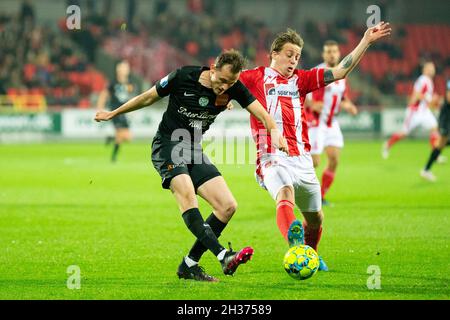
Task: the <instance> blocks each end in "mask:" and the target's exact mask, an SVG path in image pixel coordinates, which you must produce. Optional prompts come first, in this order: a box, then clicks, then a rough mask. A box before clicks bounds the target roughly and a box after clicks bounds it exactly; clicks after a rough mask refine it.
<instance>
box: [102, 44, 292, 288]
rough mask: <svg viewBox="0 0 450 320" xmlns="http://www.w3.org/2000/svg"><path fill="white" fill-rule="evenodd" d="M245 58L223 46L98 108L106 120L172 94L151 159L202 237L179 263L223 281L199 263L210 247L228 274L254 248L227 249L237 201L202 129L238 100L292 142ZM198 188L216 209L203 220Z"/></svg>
mask: <svg viewBox="0 0 450 320" xmlns="http://www.w3.org/2000/svg"><path fill="white" fill-rule="evenodd" d="M243 66H244V59H243V57H242V56H241V54H240V53H239V52H237V51H234V50H230V51H226V52H223V53H222V54H221V55H220V56H218V57H217V59H216V60H215V63H214V64H212V65H211V66H210V68H207V67H193V66H192V67H191V66H187V67H182V68H180V69H177V70H176V71H173V72H172V73H170V74H169V75H167V76H166V77H164V78H163V79H161V80H159V81H157V83H156V84H155V86H153V87H152V88H151V89H150V90H148V91H147V92H144V93H142V94H141V95H139V96H137V97H135V98H133V99H131V100H130V101H128V102H127V103H125V104H124V105H122V106H120V107H119V108H118V109H116V110H114V111H111V112H107V111H101V112H97V114H96V116H95V120H96V121H98V122H99V121H107V120H110V119H113V118H114V117H116V116H118V115H121V114H123V113H126V112H130V111H133V110H137V109H140V108H143V107H145V106H149V105H151V104H153V103H155V102H156V101H158V100H159V99H161V97H165V96H170V97H169V104H168V107H167V110H166V112H165V113H164V115H163V118H162V121H161V122H160V124H159V128H158V132H157V134H156V135H155V137H154V139H153V143H152V162H153V166H154V167H155V169H156V170H157V171H158V173H159V174H160V176H161V178H162V187H163V188H164V189H170V190H171V191H172V193H173V195H174V196H175V199H176V201H177V203H178V207H179V209H180V211H181V213H182V217H183V220H184V222H185V224H186V226H187V227H188V228H189V230H190V231H191V232H192V233H193V234H194V235H195V237H196V238H197V240H196V242H195V243H194V245H193V247H192V248H191V250H190V252H189V254H188V255H187V256H185V257H184V258H183V260H182V262H181V264H180V266H179V267H178V271H177V275H178V277H179V278H184V279H194V280H197V281H211V282H215V281H218V279H217V278H215V277H212V276H210V275H208V274H207V273H206V272H205V271H204V269H203V268H202V267H200V266H199V265H198V262H199V260H200V258H201V256H202V255H203V254H204V253H205V252H206V251H207V250H210V251H211V252H212V253H213V254H214V255H215V256H216V257H217V259H218V260H219V262H220V263H221V265H222V270H223V272H224V274H226V275H232V274H234V272H235V271H236V268H237V267H238V266H239V265H240V264H242V263H245V262H247V261H248V260H249V259H250V258H251V256H252V254H253V249H252V248H251V247H246V248H244V249H242V250H240V251H238V252H235V251H233V250H232V249H231V246H230V249H229V250H226V249H225V248H224V247H223V246H222V245H221V244H220V243H219V241H218V238H219V237H220V235H221V233H222V231H223V230H224V228H225V227H226V225H227V223H228V222H229V221H230V219H231V217H232V216H233V214H234V212H235V211H236V207H237V203H236V200H235V199H234V197H233V195H232V193H231V191H230V190H229V188H228V186H227V184H226V182H225V180H224V179H223V177H222V176H221V174H220V172H219V171H218V169H217V168H216V167H215V166H214V165H213V164H212V163H211V162H210V161H209V159H208V158H207V156H206V155H205V154H203V152H202V147H201V145H200V142H201V138H202V135H203V134H204V133H205V132H206V131H207V130H208V129H209V127H210V125H211V124H212V123H213V122H214V120H215V118H216V117H217V115H218V114H219V113H221V112H222V111H224V110H226V109H227V105H228V103H229V102H230V101H231V100H233V99H234V100H236V101H237V102H239V104H240V105H241V106H242V107H243V108H245V109H246V110H247V111H248V112H250V113H251V114H253V115H254V116H255V117H256V118H258V119H259V120H260V121H261V122H262V123H263V124H264V126H265V128H266V129H267V130H268V132H270V135H271V138H272V139H271V140H272V141H273V142H272V143H273V145H274V147H277V148H279V149H280V150H282V151H285V152H287V151H288V146H287V142H286V140H285V139H284V137H283V136H282V135H281V133H280V132H279V131H278V129H277V127H276V124H275V122H274V120H273V119H272V118H271V117H270V115H269V114H268V113H267V112H266V111H265V109H264V107H263V106H262V105H261V104H260V103H259V102H258V101H257V100H256V99H255V98H254V97H253V95H252V94H251V93H250V92H249V91H248V90H247V88H246V87H245V86H244V85H243V84H242V83H241V82H240V81H239V75H240V73H241V71H242V68H243ZM196 194H198V195H199V196H201V197H202V198H203V199H205V200H206V201H207V202H208V203H209V204H210V205H211V206H212V208H213V213H212V214H211V215H210V216H209V217H208V218H207V219H206V220H203V217H202V215H201V214H200V211H199V209H198V200H197V197H196Z"/></svg>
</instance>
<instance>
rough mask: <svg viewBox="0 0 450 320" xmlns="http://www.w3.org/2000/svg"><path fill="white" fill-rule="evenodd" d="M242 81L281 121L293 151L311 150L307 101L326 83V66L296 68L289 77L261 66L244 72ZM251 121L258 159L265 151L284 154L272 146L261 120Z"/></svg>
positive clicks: (281, 128) (281, 126) (270, 112)
mask: <svg viewBox="0 0 450 320" xmlns="http://www.w3.org/2000/svg"><path fill="white" fill-rule="evenodd" d="M240 80H241V82H242V83H243V84H244V85H245V86H246V87H247V88H248V89H249V91H250V92H251V93H252V94H253V95H254V96H255V98H256V99H258V101H259V102H260V103H261V104H262V105H263V106H264V108H265V109H266V110H267V112H268V113H269V114H270V115H271V116H272V118H273V119H274V120H275V122H276V123H277V126H278V129H279V130H280V132H281V133H282V134H283V136H284V137H285V138H286V140H287V143H288V146H289V154H290V155H291V156H298V155H300V154H301V153H304V152H309V151H310V149H311V146H310V144H309V138H308V127H307V124H306V113H305V109H304V102H305V97H306V95H307V94H308V93H309V92H311V91H313V90H316V89H319V88H321V87H323V86H325V83H324V69H321V68H314V69H311V70H295V71H294V74H293V76H291V77H290V78H286V77H284V76H282V75H281V74H280V73H279V72H277V71H276V70H274V69H272V68H266V67H259V68H255V69H253V70H245V71H243V72H241V76H240ZM250 124H251V128H252V135H253V138H254V140H255V143H256V146H257V152H258V154H257V156H258V159H259V158H260V157H261V155H262V154H265V153H270V154H277V153H281V151H279V150H277V149H276V148H272V147H271V141H270V135H267V132H266V130H265V128H264V125H263V124H262V123H261V122H259V121H258V120H257V119H256V118H255V117H253V116H251V117H250Z"/></svg>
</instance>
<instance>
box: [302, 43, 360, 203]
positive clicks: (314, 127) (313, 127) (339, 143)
mask: <svg viewBox="0 0 450 320" xmlns="http://www.w3.org/2000/svg"><path fill="white" fill-rule="evenodd" d="M322 58H323V60H324V62H323V63H321V64H319V65H318V66H317V67H316V68H324V67H327V68H334V67H335V66H337V65H338V63H339V60H340V58H341V53H340V50H339V44H338V43H337V42H336V41H334V40H328V41H326V42H325V43H324V45H323V51H322ZM305 101H306V105H307V108H306V111H307V121H308V128H309V130H308V134H309V141H310V144H311V156H312V158H313V163H314V168H317V167H318V166H319V164H320V155H321V154H322V153H323V151H325V153H326V155H327V158H328V163H327V166H326V168H325V170H324V171H323V174H322V185H321V187H322V204H324V205H326V204H328V201H326V200H325V195H326V193H327V192H328V190H329V189H330V187H331V185H332V184H333V181H334V177H335V174H336V169H337V166H338V163H339V155H340V150H341V149H342V148H343V147H344V136H343V135H342V131H341V128H340V126H339V122H338V120H337V119H336V116H337V115H338V114H339V112H340V110H341V109H344V110H345V111H347V112H348V113H350V114H351V115H356V114H357V113H358V109H357V108H356V106H355V105H354V104H353V103H352V101H351V100H350V98H349V97H348V84H347V79H342V80H338V81H335V82H333V83H330V84H329V85H328V86H326V87H324V88H320V89H318V90H315V91H313V92H311V93H309V94H308V95H307V96H306V100H305Z"/></svg>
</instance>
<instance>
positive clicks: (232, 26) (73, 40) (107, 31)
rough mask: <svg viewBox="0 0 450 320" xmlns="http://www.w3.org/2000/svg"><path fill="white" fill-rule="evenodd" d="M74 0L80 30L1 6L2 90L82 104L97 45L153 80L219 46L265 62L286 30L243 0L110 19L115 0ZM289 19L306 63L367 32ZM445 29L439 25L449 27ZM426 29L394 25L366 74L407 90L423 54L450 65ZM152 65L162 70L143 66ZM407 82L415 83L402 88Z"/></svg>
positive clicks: (159, 7) (345, 22) (96, 78)
mask: <svg viewBox="0 0 450 320" xmlns="http://www.w3.org/2000/svg"><path fill="white" fill-rule="evenodd" d="M67 4H78V5H82V6H83V10H84V11H83V21H82V26H83V27H82V28H81V30H77V31H76V32H73V31H68V30H67V28H66V27H65V17H61V20H60V23H59V25H58V26H46V25H41V24H39V23H38V22H37V21H36V16H35V10H36V8H34V7H33V2H32V1H23V3H22V6H21V9H20V12H19V13H18V14H17V15H14V16H11V15H4V14H1V13H0V95H1V94H6V93H10V92H13V93H14V90H16V91H17V90H18V91H20V90H22V91H23V90H25V91H27V92H31V93H41V94H44V95H45V96H46V97H47V102H48V104H50V105H62V106H64V105H80V101H84V103H81V105H84V106H87V104H88V102H87V100H89V96H90V95H91V94H92V93H96V92H98V91H100V90H101V89H102V88H103V87H104V86H105V82H106V79H105V77H104V76H103V75H102V74H101V73H100V72H98V71H97V70H96V69H95V64H96V62H98V60H97V59H98V58H97V57H98V55H97V52H98V48H103V49H105V51H106V52H107V53H109V54H111V55H112V56H113V58H114V59H121V58H128V59H132V60H133V61H131V62H132V63H131V65H132V70H133V71H134V72H136V73H137V74H139V75H141V76H142V77H143V78H146V79H145V80H147V81H148V82H150V83H153V82H155V81H156V80H157V79H158V78H159V77H160V76H161V75H162V74H167V73H168V72H170V71H171V70H172V69H173V64H174V63H183V64H205V65H208V64H210V63H212V62H213V59H214V58H215V57H216V56H217V55H218V54H219V53H220V52H221V51H222V50H224V49H230V48H235V49H238V50H240V51H241V52H242V53H243V54H244V56H245V57H246V58H247V59H248V60H249V64H248V67H249V68H251V67H253V66H255V65H267V64H268V55H269V47H270V44H271V41H272V39H273V38H274V34H275V33H276V32H278V31H282V30H271V28H270V27H269V26H268V25H267V24H266V23H265V22H264V21H262V20H261V19H260V18H258V16H257V15H255V16H244V17H243V16H242V15H240V14H236V13H237V12H236V0H228V1H227V5H226V6H225V8H226V11H227V12H223V8H222V9H218V6H216V5H215V2H214V1H207V0H186V1H185V5H186V7H185V10H174V9H171V8H170V6H169V4H168V2H167V1H165V0H155V1H153V5H154V8H153V9H154V10H153V15H150V14H145V15H139V10H138V7H137V2H136V1H134V0H127V2H126V12H124V15H123V18H119V19H117V18H112V17H110V12H111V11H112V10H111V8H110V6H111V5H112V2H111V1H103V2H101V4H100V2H98V1H93V0H78V1H77V0H70V1H67ZM219 10H222V11H220V12H219ZM183 12H184V13H183ZM219 17H227V18H226V19H223V18H219ZM292 27H293V28H296V29H297V30H298V31H299V32H300V33H301V35H302V36H303V38H304V39H305V42H306V44H307V45H306V46H305V49H304V50H303V53H302V61H301V63H302V65H301V67H302V68H311V67H313V66H315V65H317V64H318V63H320V62H321V48H322V44H323V43H324V42H325V41H326V40H329V39H333V40H336V41H338V42H339V43H340V44H341V51H342V54H343V55H344V54H347V53H348V52H349V51H350V50H351V49H353V48H354V46H356V44H357V42H358V41H359V39H360V38H361V35H362V34H363V33H364V31H365V26H359V25H356V24H355V23H354V21H352V19H351V18H349V17H345V16H343V17H340V18H339V19H338V20H335V21H330V22H328V23H323V22H317V21H314V20H309V21H304V22H302V23H301V24H300V22H298V21H297V22H296V25H293V26H292ZM442 30H443V31H440V32H441V33H442V32H444V33H445V32H446V29H442ZM436 32H437V31H436ZM416 33H417V35H416ZM428 33H430V32H428ZM420 34H421V33H420V32H415V29H413V27H410V28H409V29H408V28H404V27H403V26H396V28H395V32H394V34H393V36H392V37H391V39H390V40H387V41H383V42H380V43H378V44H376V45H374V46H373V47H372V48H371V49H370V52H368V53H367V55H366V57H365V58H364V59H363V60H362V61H361V66H360V71H361V72H358V74H360V79H362V80H364V81H363V82H365V83H366V85H367V86H376V87H377V88H378V89H379V90H380V91H381V92H382V93H383V94H392V95H394V94H397V95H398V94H400V95H404V94H407V91H408V90H410V86H411V82H412V81H413V79H414V78H415V77H417V76H418V75H419V74H420V66H419V64H420V61H422V60H423V59H425V58H426V59H432V60H433V61H435V63H436V65H437V66H438V72H441V73H442V72H443V73H446V72H447V71H448V70H449V68H448V66H450V61H449V60H450V59H449V55H448V54H447V55H446V54H445V53H446V50H447V49H446V48H444V47H442V48H441V49H442V50H440V51H433V50H430V47H429V46H426V45H424V46H423V47H420V46H416V47H418V48H416V47H411V46H412V45H413V44H414V42H417V41H419V42H420V41H421V39H420V38H419V39H416V37H421V35H420ZM124 35H127V36H126V37H124ZM438 36H440V34H439V32H437V33H436V37H438ZM117 39H122V40H121V42H116V44H115V46H110V47H109V48H110V50H109V51H108V50H107V44H108V43H110V42H111V41H112V40H113V41H117ZM155 39H157V41H155ZM425 40H427V39H425ZM428 40H430V39H428ZM430 41H435V40H434V38H433V39H431V40H430ZM136 48H144V49H145V48H146V49H148V50H140V51H136ZM431 49H432V48H431ZM412 51H414V52H413V53H411V52H412ZM174 52H176V53H174ZM140 55H141V56H140ZM180 56H181V57H182V58H181V59H179V57H180ZM152 59H153V60H152ZM441 66H442V67H441ZM148 69H154V70H153V71H155V70H156V71H157V72H146V70H147V71H148ZM441 76H442V75H441ZM402 81H404V82H407V84H408V86H406V87H402V86H399V83H400V84H401V83H402ZM354 98H355V99H356V103H364V104H370V105H378V104H380V99H379V97H377V96H376V95H372V94H369V95H367V94H365V97H364V99H363V98H362V97H360V96H359V95H358V93H357V92H356V94H355V95H354ZM359 99H361V100H359Z"/></svg>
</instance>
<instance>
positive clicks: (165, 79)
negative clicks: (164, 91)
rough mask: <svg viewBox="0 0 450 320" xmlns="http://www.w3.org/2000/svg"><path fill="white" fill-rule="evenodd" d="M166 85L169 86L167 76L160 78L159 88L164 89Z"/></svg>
mask: <svg viewBox="0 0 450 320" xmlns="http://www.w3.org/2000/svg"><path fill="white" fill-rule="evenodd" d="M168 84H169V75H167V76H165V77H164V78H162V79H161V81H160V82H159V85H160V86H161V88H165V87H166V86H167V85H168Z"/></svg>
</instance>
